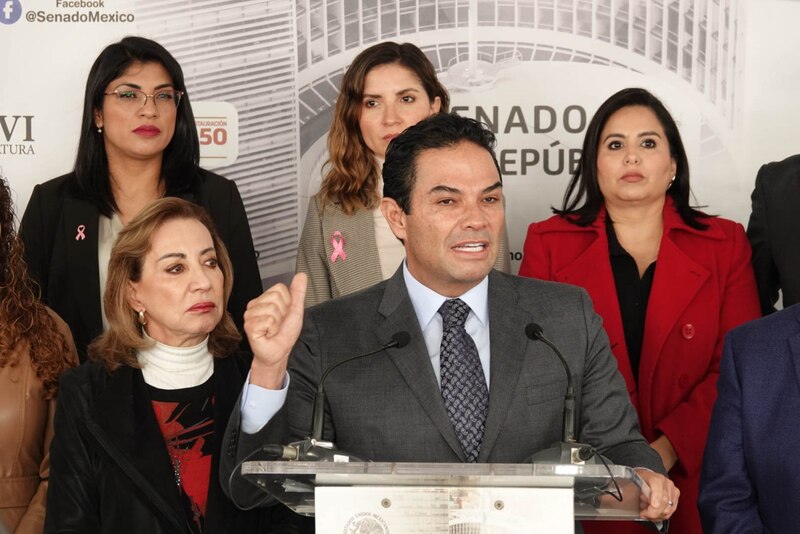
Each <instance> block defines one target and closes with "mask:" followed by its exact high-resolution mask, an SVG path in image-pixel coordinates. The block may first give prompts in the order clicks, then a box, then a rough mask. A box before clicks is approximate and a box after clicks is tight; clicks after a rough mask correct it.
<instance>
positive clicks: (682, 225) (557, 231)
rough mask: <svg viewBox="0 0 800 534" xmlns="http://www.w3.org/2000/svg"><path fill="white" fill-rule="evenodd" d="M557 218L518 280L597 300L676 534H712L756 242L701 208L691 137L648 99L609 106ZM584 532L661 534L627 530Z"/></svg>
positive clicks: (535, 235)
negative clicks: (672, 491) (715, 425)
mask: <svg viewBox="0 0 800 534" xmlns="http://www.w3.org/2000/svg"><path fill="white" fill-rule="evenodd" d="M554 211H555V213H556V215H555V216H553V217H551V218H550V219H548V220H546V221H543V222H541V223H534V224H532V225H531V226H530V227H529V228H528V236H527V238H526V239H525V249H524V250H525V252H524V257H523V260H522V266H521V268H520V275H523V276H531V277H535V278H541V279H545V280H556V281H559V282H566V283H569V284H575V285H578V286H582V287H584V288H586V290H587V291H588V292H589V294H590V295H591V297H592V300H593V302H594V305H595V309H596V310H597V312H598V313H599V314H600V315H601V316H602V317H603V321H604V325H605V329H606V332H607V333H608V337H609V339H610V343H611V349H612V351H613V352H614V355H615V356H616V358H617V363H618V364H619V369H620V372H621V373H622V375H623V377H625V382H626V383H627V386H628V392H629V393H630V396H631V401H632V402H633V405H634V406H635V407H636V410H637V411H638V413H639V422H640V425H641V429H642V433H643V434H644V436H645V437H646V438H647V439H648V440H649V441H650V442H651V446H652V447H653V448H654V449H655V450H656V451H657V452H658V453H659V455H660V456H661V459H662V460H663V462H664V466H665V467H666V468H667V470H668V471H669V472H670V477H671V478H672V480H673V481H674V482H675V484H676V485H677V486H678V488H679V489H680V490H681V499H680V506H679V507H678V509H677V510H676V512H675V514H674V515H673V516H672V528H671V530H672V531H673V532H679V533H681V534H693V533H697V534H701V533H702V529H701V526H700V518H699V515H698V511H697V504H696V502H697V494H698V482H699V477H700V464H701V461H702V457H703V449H704V447H705V443H706V434H707V433H708V425H709V420H710V417H711V408H712V405H713V404H714V400H715V398H716V391H717V390H716V381H717V377H718V376H719V364H720V357H721V354H722V342H723V338H724V336H725V334H726V333H727V332H728V330H730V329H731V328H733V327H734V326H737V325H739V324H741V323H743V322H746V321H749V320H751V319H755V318H757V317H759V316H760V312H759V303H758V294H757V291H756V286H755V280H754V277H753V271H752V268H751V266H750V247H749V245H748V243H747V238H746V237H745V233H744V229H743V228H742V226H741V225H740V224H738V223H734V222H733V221H729V220H726V219H722V218H719V217H712V216H709V215H706V214H704V213H702V212H700V211H698V210H695V209H693V208H691V207H690V206H689V165H688V161H687V157H686V152H685V150H684V148H683V143H682V142H681V138H680V133H679V132H678V128H677V126H676V124H675V121H674V120H673V119H672V117H671V116H670V114H669V112H668V111H667V110H666V108H665V107H664V105H663V104H662V103H661V102H660V101H659V100H658V99H657V98H656V97H655V96H653V95H652V94H651V93H649V92H647V91H645V90H644V89H624V90H622V91H620V92H618V93H616V94H615V95H613V96H612V97H610V98H609V99H608V100H606V101H605V102H604V103H603V104H602V105H601V106H600V108H599V109H598V111H597V113H596V114H595V116H594V117H593V118H592V121H591V122H590V124H589V127H588V129H587V132H586V138H585V140H584V144H583V154H582V157H581V161H580V165H579V167H578V170H577V171H576V173H575V175H574V176H573V177H572V180H571V181H570V183H569V186H568V187H567V192H566V195H565V196H564V205H563V207H562V209H560V210H554ZM586 531H587V532H589V533H597V532H609V533H611V532H613V533H619V532H643V533H644V532H649V531H648V530H645V529H644V528H643V527H641V526H637V525H634V524H628V525H624V524H619V523H594V524H587V525H586Z"/></svg>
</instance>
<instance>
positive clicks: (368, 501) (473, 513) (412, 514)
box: [316, 486, 575, 534]
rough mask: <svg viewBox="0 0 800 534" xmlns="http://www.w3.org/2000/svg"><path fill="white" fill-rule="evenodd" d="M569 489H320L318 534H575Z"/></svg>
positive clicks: (372, 487) (318, 490)
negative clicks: (412, 533) (365, 533)
mask: <svg viewBox="0 0 800 534" xmlns="http://www.w3.org/2000/svg"><path fill="white" fill-rule="evenodd" d="M572 510H573V507H572V491H571V490H570V489H569V488H477V487H470V488H456V487H433V486H424V487H411V486H409V487H395V486H353V487H338V486H328V487H318V488H317V490H316V532H317V534H341V533H342V532H369V533H375V534H385V533H386V534H390V533H404V532H414V533H415V534H484V533H490V534H518V533H520V532H525V533H526V534H574V531H575V530H574V529H575V522H574V519H573V513H572Z"/></svg>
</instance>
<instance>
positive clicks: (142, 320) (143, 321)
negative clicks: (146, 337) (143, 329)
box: [139, 310, 147, 326]
mask: <svg viewBox="0 0 800 534" xmlns="http://www.w3.org/2000/svg"><path fill="white" fill-rule="evenodd" d="M139 324H140V325H142V326H144V325H146V324H147V317H145V316H144V310H139Z"/></svg>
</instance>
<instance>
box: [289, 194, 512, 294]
mask: <svg viewBox="0 0 800 534" xmlns="http://www.w3.org/2000/svg"><path fill="white" fill-rule="evenodd" d="M334 232H340V233H341V234H342V236H343V237H344V240H345V244H344V250H345V252H346V253H347V259H346V260H345V261H342V260H341V259H338V258H337V260H336V261H331V255H333V243H331V238H332V237H333V234H334ZM494 267H495V269H499V270H501V271H503V272H506V273H507V272H510V271H511V260H510V258H509V254H508V234H507V233H506V232H503V236H502V238H501V240H500V244H499V247H498V252H497V261H495V265H494ZM295 270H296V271H297V272H298V273H306V274H307V275H308V292H307V293H306V307H310V306H314V305H316V304H320V303H322V302H325V301H326V300H330V299H333V298H336V297H340V296H343V295H349V294H350V293H355V292H356V291H360V290H362V289H365V288H368V287H370V286H372V285H375V284H377V283H378V282H382V281H383V274H382V273H381V261H380V258H379V257H378V244H377V241H376V240H375V221H374V220H373V217H372V211H370V210H368V209H363V208H362V209H358V210H356V212H355V213H353V214H352V215H348V214H346V213H345V212H343V211H342V210H341V208H340V207H339V205H338V204H335V203H333V202H329V203H327V204H326V205H325V211H323V212H322V213H321V214H320V196H319V194H317V195H315V196H313V197H311V200H310V201H309V203H308V213H306V222H305V224H304V225H303V233H302V235H301V236H300V244H299V246H298V249H297V263H296V267H295Z"/></svg>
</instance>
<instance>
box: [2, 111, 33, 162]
mask: <svg viewBox="0 0 800 534" xmlns="http://www.w3.org/2000/svg"><path fill="white" fill-rule="evenodd" d="M33 118H34V116H33V115H0V155H4V156H30V155H33V154H34V151H33V144H32V143H33V141H34V139H33Z"/></svg>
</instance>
